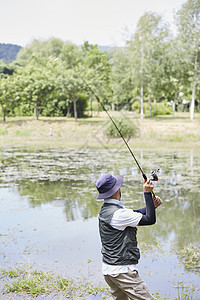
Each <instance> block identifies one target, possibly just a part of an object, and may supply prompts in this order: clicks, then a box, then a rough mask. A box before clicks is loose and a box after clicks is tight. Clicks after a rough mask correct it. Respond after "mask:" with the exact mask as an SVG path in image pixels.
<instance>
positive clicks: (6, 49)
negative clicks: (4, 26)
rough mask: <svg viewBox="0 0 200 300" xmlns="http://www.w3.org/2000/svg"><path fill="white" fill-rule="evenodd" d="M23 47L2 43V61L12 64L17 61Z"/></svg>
mask: <svg viewBox="0 0 200 300" xmlns="http://www.w3.org/2000/svg"><path fill="white" fill-rule="evenodd" d="M21 48H22V47H21V46H19V45H15V44H4V43H3V44H2V43H0V60H1V59H3V60H4V61H7V62H11V61H13V60H15V59H16V56H17V53H18V52H19V50H20V49H21Z"/></svg>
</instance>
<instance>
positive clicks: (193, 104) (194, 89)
mask: <svg viewBox="0 0 200 300" xmlns="http://www.w3.org/2000/svg"><path fill="white" fill-rule="evenodd" d="M196 72H197V54H196V55H195V61H194V82H193V88H192V101H191V104H190V119H191V120H193V119H194V106H195V91H196Z"/></svg>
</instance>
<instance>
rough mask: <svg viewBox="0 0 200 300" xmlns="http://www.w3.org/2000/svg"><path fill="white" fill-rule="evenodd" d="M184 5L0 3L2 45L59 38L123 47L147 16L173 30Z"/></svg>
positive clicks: (84, 0) (69, 0) (138, 0)
mask: <svg viewBox="0 0 200 300" xmlns="http://www.w3.org/2000/svg"><path fill="white" fill-rule="evenodd" d="M184 2H185V0H0V28H1V30H0V43H11V44H17V45H20V46H22V47H24V46H26V45H28V44H30V43H31V42H32V41H33V40H34V39H42V40H44V39H45V40H46V39H48V38H50V37H56V38H60V39H62V40H63V41H71V42H72V43H75V44H77V45H81V44H83V43H84V41H88V42H89V43H90V44H98V45H102V46H105V45H106V46H124V45H125V40H126V39H127V38H128V37H130V35H129V34H130V33H133V32H134V30H135V28H136V25H137V23H138V21H139V19H140V17H141V16H142V15H143V14H144V13H145V12H149V11H151V12H156V13H158V14H160V15H162V16H163V18H164V19H165V20H166V21H167V22H169V23H170V24H171V25H172V26H173V20H174V18H173V16H174V12H175V11H177V10H178V9H180V8H181V6H182V4H183V3H184ZM126 29H128V30H126ZM127 33H129V34H127Z"/></svg>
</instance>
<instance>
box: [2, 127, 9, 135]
mask: <svg viewBox="0 0 200 300" xmlns="http://www.w3.org/2000/svg"><path fill="white" fill-rule="evenodd" d="M6 134H8V130H7V128H0V135H6Z"/></svg>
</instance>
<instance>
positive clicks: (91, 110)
mask: <svg viewBox="0 0 200 300" xmlns="http://www.w3.org/2000/svg"><path fill="white" fill-rule="evenodd" d="M92 115H93V109H92V99H91V100H90V116H91V117H92Z"/></svg>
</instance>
